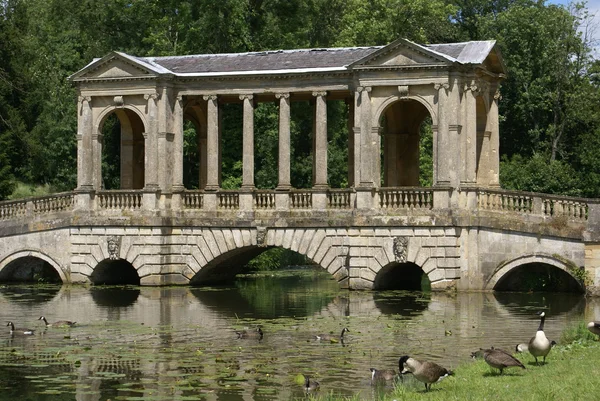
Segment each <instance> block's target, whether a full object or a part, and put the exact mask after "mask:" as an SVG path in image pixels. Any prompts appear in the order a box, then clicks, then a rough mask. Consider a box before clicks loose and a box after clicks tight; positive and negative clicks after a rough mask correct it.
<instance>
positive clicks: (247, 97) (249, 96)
mask: <svg viewBox="0 0 600 401" xmlns="http://www.w3.org/2000/svg"><path fill="white" fill-rule="evenodd" d="M246 99H248V100H252V99H254V95H253V94H251V93H247V94H243V95H240V100H246Z"/></svg>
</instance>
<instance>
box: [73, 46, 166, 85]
mask: <svg viewBox="0 0 600 401" xmlns="http://www.w3.org/2000/svg"><path fill="white" fill-rule="evenodd" d="M159 73H160V71H157V69H155V68H153V66H152V65H150V64H148V63H146V62H144V61H140V60H138V59H136V58H134V57H131V56H129V55H126V54H124V53H118V52H113V53H110V54H108V55H106V56H105V57H103V58H101V59H97V60H94V61H93V62H91V63H90V64H88V65H87V66H86V67H84V68H83V69H81V70H80V71H78V72H77V73H75V74H73V75H72V76H71V77H70V79H71V80H74V81H76V80H86V79H115V78H117V79H118V78H146V77H148V78H151V77H156V76H157V75H158V74H159Z"/></svg>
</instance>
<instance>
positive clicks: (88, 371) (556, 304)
mask: <svg viewBox="0 0 600 401" xmlns="http://www.w3.org/2000/svg"><path fill="white" fill-rule="evenodd" d="M332 284H333V285H332ZM3 290H4V291H1V292H0V293H1V294H2V296H1V297H0V308H1V310H2V313H3V317H4V318H5V319H6V320H12V321H14V322H15V323H18V325H19V326H33V327H32V328H37V329H38V330H39V331H40V332H39V333H37V334H36V335H35V336H33V338H19V339H17V338H14V339H11V338H10V336H9V335H8V330H6V331H4V332H0V386H1V388H2V389H3V391H0V400H9V399H10V400H14V399H26V398H30V399H36V400H38V399H40V400H44V399H46V398H47V399H52V400H57V399H58V400H61V399H65V400H67V399H68V400H73V399H76V400H78V401H98V400H106V399H109V398H110V399H128V398H137V399H154V400H172V399H184V398H189V399H205V400H210V401H214V400H223V401H233V400H242V399H243V400H245V401H250V400H252V401H266V400H280V399H295V398H296V399H302V398H303V397H304V393H303V391H302V388H301V386H300V385H297V384H296V383H295V382H294V377H296V376H297V375H298V374H299V373H304V374H309V375H310V376H311V377H313V378H314V379H315V380H318V381H319V382H320V383H321V391H322V392H323V393H328V392H330V391H333V392H334V393H336V394H340V395H342V396H350V395H352V394H354V393H357V392H360V393H361V394H362V396H363V397H372V398H373V399H376V397H377V391H379V390H374V389H373V387H371V384H370V372H369V367H371V366H373V367H376V368H378V369H397V363H398V357H399V356H400V355H404V354H408V355H414V356H415V357H417V358H423V359H428V360H433V361H436V362H438V363H440V364H442V365H443V366H447V367H449V368H452V367H454V366H456V364H458V363H461V362H467V361H469V359H470V358H469V357H470V352H471V351H472V350H474V349H478V348H479V347H489V346H492V345H494V346H496V347H501V348H510V347H512V346H514V344H517V343H520V342H523V341H524V340H527V339H529V338H530V337H531V335H532V334H533V333H535V330H536V328H537V324H538V320H537V319H538V318H537V316H536V315H535V312H537V311H538V310H539V309H541V308H544V309H546V310H547V311H548V318H547V320H546V333H547V335H548V337H549V338H551V339H556V340H559V339H560V333H561V331H562V330H563V329H564V328H565V327H566V326H568V325H570V324H571V323H573V322H577V321H580V320H582V318H583V313H584V308H585V307H586V299H585V298H584V297H578V296H573V295H571V294H515V293H502V294H501V293H458V294H451V293H429V294H422V293H419V292H403V291H386V292H368V291H364V292H357V291H344V290H340V289H339V288H338V287H337V283H335V281H333V282H331V281H329V277H328V275H327V273H325V274H324V275H320V274H319V273H318V272H317V273H314V272H312V271H310V272H308V271H302V272H300V274H298V275H295V274H291V273H289V272H286V273H285V274H282V277H281V279H279V278H278V277H275V276H274V277H271V276H270V275H269V276H261V277H257V278H249V277H247V278H245V279H244V280H241V281H239V282H237V283H236V285H234V286H229V287H212V288H190V287H172V288H164V287H160V288H158V287H156V288H148V287H142V288H137V287H107V288H99V287H91V288H87V287H77V286H69V287H63V288H60V287H55V288H53V289H52V291H49V290H48V288H46V289H45V290H43V291H42V290H39V289H36V288H35V287H32V286H28V287H21V288H20V289H18V288H16V287H11V288H10V291H8V288H3ZM40 293H44V294H50V293H52V294H54V295H53V296H51V297H49V298H48V297H39V295H40ZM11 294H17V295H14V296H13V295H11ZM20 300H27V302H20ZM587 302H590V303H592V304H588V305H587V307H589V308H591V309H594V308H596V310H598V300H595V299H588V300H587ZM594 303H595V304H594ZM41 314H44V315H45V316H46V317H48V319H49V320H63V319H67V320H76V321H77V322H79V323H78V326H76V327H74V328H72V329H59V328H48V329H47V330H46V331H44V330H43V323H41V322H40V321H38V320H37V318H38V317H39V316H40V315H41ZM259 325H260V326H261V327H262V328H263V330H264V332H265V335H264V338H263V339H262V340H261V341H252V340H243V339H241V340H238V339H237V336H236V335H235V330H238V329H241V328H244V327H249V328H253V327H256V326H259ZM343 327H348V328H349V329H350V332H349V333H346V335H345V337H347V338H346V339H345V341H344V343H343V344H342V343H340V342H338V343H331V342H323V341H315V340H314V335H315V334H318V333H330V332H333V333H334V334H336V335H337V334H339V333H340V331H341V329H342V328H343ZM373 344H376V346H373ZM341 345H345V346H344V347H343V346H341ZM551 358H552V357H551V356H550V361H551ZM419 388H421V387H419ZM382 391H387V390H386V389H383V390H382ZM47 392H49V393H52V394H53V396H50V395H49V393H48V394H46V393H47Z"/></svg>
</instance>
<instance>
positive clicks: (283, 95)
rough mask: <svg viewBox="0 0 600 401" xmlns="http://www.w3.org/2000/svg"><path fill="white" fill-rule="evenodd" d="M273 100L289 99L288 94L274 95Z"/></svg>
mask: <svg viewBox="0 0 600 401" xmlns="http://www.w3.org/2000/svg"><path fill="white" fill-rule="evenodd" d="M275 98H276V99H289V98H290V93H289V92H280V93H276V94H275Z"/></svg>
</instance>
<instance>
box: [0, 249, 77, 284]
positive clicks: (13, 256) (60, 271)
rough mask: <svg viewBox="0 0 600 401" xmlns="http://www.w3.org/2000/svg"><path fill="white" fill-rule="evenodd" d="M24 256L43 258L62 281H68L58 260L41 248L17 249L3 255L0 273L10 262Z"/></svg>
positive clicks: (66, 273)
mask: <svg viewBox="0 0 600 401" xmlns="http://www.w3.org/2000/svg"><path fill="white" fill-rule="evenodd" d="M26 257H33V258H37V259H40V260H43V261H44V262H46V263H48V264H49V265H50V266H52V268H53V269H54V270H55V271H56V272H57V273H58V276H59V277H60V279H61V281H62V282H63V283H66V282H68V280H69V277H68V272H65V271H64V270H63V269H62V268H61V266H60V264H59V263H58V262H56V261H55V260H54V259H53V258H52V257H51V256H50V255H48V254H47V253H45V252H43V251H41V250H38V249H35V250H34V249H31V250H22V251H17V252H14V253H12V254H10V255H8V256H7V257H5V258H4V259H2V260H1V261H0V274H1V273H2V271H3V270H4V268H5V267H6V266H8V265H9V264H10V263H11V262H14V261H16V260H18V259H21V258H26Z"/></svg>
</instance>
